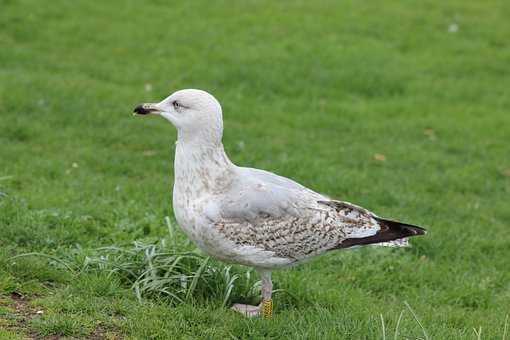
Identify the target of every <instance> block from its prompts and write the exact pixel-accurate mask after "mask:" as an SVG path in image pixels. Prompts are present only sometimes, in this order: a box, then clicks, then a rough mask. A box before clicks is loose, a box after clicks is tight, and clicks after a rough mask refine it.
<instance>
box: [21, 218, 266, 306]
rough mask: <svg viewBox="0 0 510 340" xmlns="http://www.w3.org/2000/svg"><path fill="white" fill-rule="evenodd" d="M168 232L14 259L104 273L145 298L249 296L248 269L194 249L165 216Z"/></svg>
mask: <svg viewBox="0 0 510 340" xmlns="http://www.w3.org/2000/svg"><path fill="white" fill-rule="evenodd" d="M165 221H166V224H167V226H168V231H169V232H168V236H167V237H166V238H163V239H161V240H160V241H158V242H155V243H146V242H141V241H135V242H133V243H132V244H130V245H129V246H116V245H112V246H108V247H101V248H96V249H91V250H90V249H89V250H84V249H77V250H76V251H74V252H73V253H72V254H68V255H66V256H65V257H55V256H52V255H48V254H43V253H25V254H20V255H17V256H15V257H13V259H14V258H20V257H26V256H38V257H41V258H45V259H48V260H49V261H50V263H52V264H53V265H55V266H58V267H61V268H62V269H64V270H68V271H70V272H72V273H73V274H74V275H76V276H79V275H87V274H91V273H93V274H100V275H101V274H103V275H104V274H105V275H107V276H109V277H115V278H116V279H119V280H120V281H121V282H122V283H123V284H125V285H126V286H129V287H131V288H132V289H133V291H134V293H135V294H136V297H137V298H138V300H139V301H140V302H142V301H143V299H145V298H149V299H165V300H168V301H169V302H171V303H185V302H186V303H187V302H191V301H209V302H213V303H219V304H221V305H222V306H226V305H228V304H229V303H230V302H231V300H232V299H233V298H236V299H237V300H243V301H253V300H255V299H256V297H257V296H258V295H259V293H260V281H257V280H256V279H255V276H254V275H253V271H252V270H251V269H244V268H241V267H238V266H232V265H227V264H223V263H221V262H218V261H215V260H214V259H212V258H210V257H209V256H206V255H204V254H203V253H201V252H200V251H199V250H198V249H196V248H194V246H192V244H191V243H190V242H189V240H187V238H186V237H185V236H184V235H183V234H182V233H181V232H179V231H178V230H177V229H176V228H175V227H174V225H173V224H172V223H171V221H170V219H169V218H168V217H166V218H165Z"/></svg>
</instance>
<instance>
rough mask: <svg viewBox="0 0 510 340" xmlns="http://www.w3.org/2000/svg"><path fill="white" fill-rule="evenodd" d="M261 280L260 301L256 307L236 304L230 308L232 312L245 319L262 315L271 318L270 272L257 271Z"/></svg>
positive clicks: (271, 285) (271, 284) (271, 286)
mask: <svg viewBox="0 0 510 340" xmlns="http://www.w3.org/2000/svg"><path fill="white" fill-rule="evenodd" d="M259 274H260V277H261V279H262V289H261V290H262V301H261V302H260V304H259V305H258V306H252V305H244V304H240V303H236V304H234V305H233V306H232V310H235V311H236V312H239V313H241V314H243V315H244V316H247V317H254V316H258V315H260V314H261V313H262V315H263V316H264V317H269V318H270V317H271V316H272V315H273V300H272V299H271V294H272V292H273V283H272V282H271V272H270V271H265V270H264V271H262V270H260V271H259Z"/></svg>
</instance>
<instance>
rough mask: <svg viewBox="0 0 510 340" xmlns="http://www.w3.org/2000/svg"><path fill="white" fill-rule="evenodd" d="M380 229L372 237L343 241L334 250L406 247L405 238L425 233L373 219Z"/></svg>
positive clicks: (399, 224) (378, 218)
mask: <svg viewBox="0 0 510 340" xmlns="http://www.w3.org/2000/svg"><path fill="white" fill-rule="evenodd" d="M374 218H375V219H376V221H377V222H379V225H380V226H381V229H380V230H379V231H378V232H377V233H376V234H375V235H373V236H368V237H362V238H349V239H346V240H343V241H342V243H340V244H339V245H338V246H337V247H335V249H341V248H350V247H354V246H361V245H368V244H373V245H383V246H393V247H399V246H406V245H407V240H406V238H407V237H411V236H419V235H425V234H426V233H427V231H426V230H425V229H424V228H422V227H418V226H416V225H412V224H408V223H402V222H398V221H392V220H388V219H385V218H381V217H375V216H374Z"/></svg>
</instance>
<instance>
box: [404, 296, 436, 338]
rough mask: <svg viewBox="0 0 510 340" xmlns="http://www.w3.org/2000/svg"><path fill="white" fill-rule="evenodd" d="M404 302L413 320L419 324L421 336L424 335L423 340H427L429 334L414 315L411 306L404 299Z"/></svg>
mask: <svg viewBox="0 0 510 340" xmlns="http://www.w3.org/2000/svg"><path fill="white" fill-rule="evenodd" d="M404 304H405V305H406V307H407V309H409V311H410V312H411V314H412V315H413V318H414V320H416V322H417V323H418V325H420V328H421V330H422V332H423V336H424V337H425V340H429V339H430V338H429V336H428V334H427V332H426V331H425V328H424V327H423V325H422V324H421V322H420V320H418V317H417V316H416V314H415V313H414V311H413V309H412V308H411V306H410V305H409V304H408V303H407V301H404Z"/></svg>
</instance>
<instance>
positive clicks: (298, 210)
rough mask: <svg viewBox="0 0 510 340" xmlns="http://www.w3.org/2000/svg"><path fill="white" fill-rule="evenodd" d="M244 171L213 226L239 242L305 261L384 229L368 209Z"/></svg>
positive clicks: (268, 175) (271, 176) (267, 175)
mask: <svg viewBox="0 0 510 340" xmlns="http://www.w3.org/2000/svg"><path fill="white" fill-rule="evenodd" d="M240 171H241V173H240V176H238V179H239V181H238V183H237V184H236V185H235V186H234V187H233V188H232V190H231V191H230V192H229V193H227V194H225V196H224V199H223V200H222V202H221V206H220V207H219V208H218V210H217V216H216V217H215V218H214V221H213V225H214V228H216V230H218V231H219V232H220V233H221V234H222V235H223V236H224V237H226V238H227V239H229V240H231V241H233V242H234V243H236V244H239V245H247V246H253V247H256V248H260V249H263V250H267V251H272V252H274V253H275V255H277V256H279V257H286V258H291V259H294V260H301V259H304V258H307V257H310V256H313V255H317V254H319V253H322V252H324V251H326V250H329V249H336V248H340V247H341V245H342V243H343V242H345V241H346V240H351V239H363V238H367V237H373V236H374V235H376V234H377V232H378V231H379V230H380V229H381V226H380V224H379V222H378V220H377V217H376V216H375V215H373V214H372V213H371V212H369V211H368V210H366V209H363V208H360V207H357V206H355V205H353V204H350V203H347V202H340V201H332V200H330V199H328V198H327V197H325V196H323V195H320V194H318V193H316V192H314V191H312V190H310V189H307V188H306V187H304V186H302V185H300V184H298V183H296V182H294V181H291V180H289V179H287V178H284V177H281V176H277V175H274V174H272V173H270V172H266V171H262V170H256V169H248V168H241V170H240ZM351 242H352V241H351ZM353 243H354V242H353ZM352 245H355V244H352ZM352 245H351V244H350V245H349V246H352Z"/></svg>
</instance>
